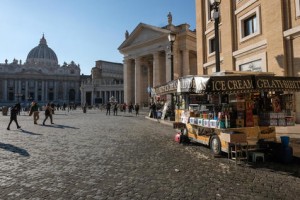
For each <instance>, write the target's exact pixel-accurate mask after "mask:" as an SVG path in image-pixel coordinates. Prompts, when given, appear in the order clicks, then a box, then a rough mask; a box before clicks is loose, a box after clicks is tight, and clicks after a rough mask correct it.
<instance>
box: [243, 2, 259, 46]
mask: <svg viewBox="0 0 300 200" xmlns="http://www.w3.org/2000/svg"><path fill="white" fill-rule="evenodd" d="M238 24H239V31H240V42H243V41H246V40H248V39H250V38H253V37H255V36H257V35H259V34H260V33H261V28H260V27H261V24H260V11H259V7H256V8H254V9H253V10H251V11H249V12H248V13H246V14H245V15H243V16H241V17H239V19H238Z"/></svg>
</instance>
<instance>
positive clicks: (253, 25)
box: [244, 15, 257, 37]
mask: <svg viewBox="0 0 300 200" xmlns="http://www.w3.org/2000/svg"><path fill="white" fill-rule="evenodd" d="M256 31H257V22H256V15H253V16H251V17H249V18H247V19H245V20H244V37H247V36H248V35H251V34H253V33H255V32H256Z"/></svg>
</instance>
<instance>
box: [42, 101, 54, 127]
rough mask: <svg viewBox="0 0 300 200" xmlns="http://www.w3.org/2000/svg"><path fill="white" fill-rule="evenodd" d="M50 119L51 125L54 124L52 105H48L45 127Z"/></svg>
mask: <svg viewBox="0 0 300 200" xmlns="http://www.w3.org/2000/svg"><path fill="white" fill-rule="evenodd" d="M48 117H49V118H50V122H51V124H54V123H53V118H52V107H51V105H50V103H48V104H47V106H46V108H45V119H44V121H43V125H45V122H46V120H47V119H48Z"/></svg>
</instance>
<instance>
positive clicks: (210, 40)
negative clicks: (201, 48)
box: [206, 33, 221, 57]
mask: <svg viewBox="0 0 300 200" xmlns="http://www.w3.org/2000/svg"><path fill="white" fill-rule="evenodd" d="M220 35H221V34H220V33H219V36H220ZM220 39H221V38H220V37H219V51H220V52H221V40H220ZM206 45H207V50H206V51H207V56H208V57H209V56H213V55H215V51H216V38H215V35H210V36H208V37H207V39H206Z"/></svg>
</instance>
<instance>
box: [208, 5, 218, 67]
mask: <svg viewBox="0 0 300 200" xmlns="http://www.w3.org/2000/svg"><path fill="white" fill-rule="evenodd" d="M220 3H221V0H210V5H211V8H212V9H213V10H214V13H213V18H214V21H215V24H214V25H215V26H214V27H215V58H216V72H220V45H219V21H220V13H219V5H220Z"/></svg>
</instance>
